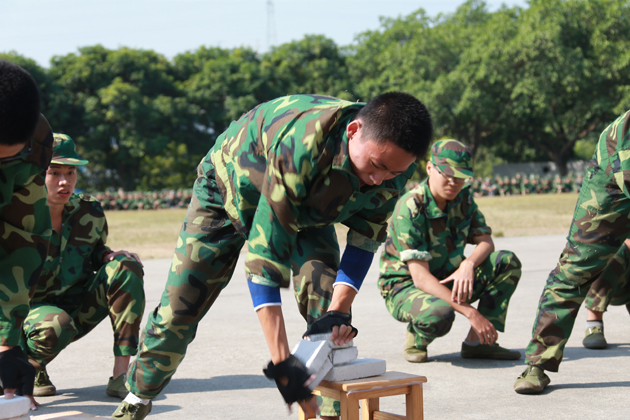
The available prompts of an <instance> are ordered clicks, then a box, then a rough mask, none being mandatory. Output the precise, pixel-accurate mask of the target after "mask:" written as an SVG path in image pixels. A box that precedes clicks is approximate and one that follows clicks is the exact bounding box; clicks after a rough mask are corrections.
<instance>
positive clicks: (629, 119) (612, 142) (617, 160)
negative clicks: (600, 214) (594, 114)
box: [589, 111, 630, 207]
mask: <svg viewBox="0 0 630 420" xmlns="http://www.w3.org/2000/svg"><path fill="white" fill-rule="evenodd" d="M629 133H630V111H626V113H624V114H623V115H621V116H619V117H618V118H617V119H616V120H615V121H614V122H613V123H612V124H610V125H609V126H608V127H606V129H605V130H604V131H603V132H602V134H601V135H600V137H599V141H598V142H597V148H596V149H595V154H594V155H593V159H594V162H593V164H594V163H595V162H597V166H598V167H599V168H593V169H589V175H590V173H591V172H597V171H598V170H603V171H605V172H606V175H608V176H610V177H611V178H612V179H613V180H614V182H615V183H616V184H617V186H618V187H619V188H620V189H621V191H623V193H624V194H625V196H626V197H630V135H629ZM593 197H594V196H593ZM589 204H591V203H589ZM594 206H595V207H597V206H598V204H597V203H595V204H594Z"/></svg>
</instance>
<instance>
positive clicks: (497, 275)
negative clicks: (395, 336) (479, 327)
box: [385, 251, 521, 348]
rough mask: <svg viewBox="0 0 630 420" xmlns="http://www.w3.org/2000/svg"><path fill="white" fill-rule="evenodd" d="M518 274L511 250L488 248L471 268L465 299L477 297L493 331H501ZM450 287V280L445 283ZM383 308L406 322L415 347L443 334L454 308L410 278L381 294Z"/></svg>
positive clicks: (447, 327)
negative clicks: (470, 293)
mask: <svg viewBox="0 0 630 420" xmlns="http://www.w3.org/2000/svg"><path fill="white" fill-rule="evenodd" d="M520 278H521V262H520V261H519V259H518V258H517V257H516V255H515V254H514V253H513V252H511V251H496V252H492V253H491V254H490V255H489V256H488V258H486V259H485V261H483V262H482V263H481V264H480V265H479V266H478V267H476V268H475V281H474V283H473V296H472V298H471V299H469V300H468V301H467V302H468V303H474V302H476V301H477V300H478V301H479V304H478V307H477V309H478V310H479V313H481V315H483V316H484V317H485V318H486V319H487V320H488V321H490V322H491V323H492V325H494V328H496V330H497V331H501V332H503V331H505V319H506V317H507V310H508V305H509V303H510V298H511V297H512V294H513V293H514V290H516V286H517V285H518V281H519V279H520ZM446 286H447V287H449V288H452V283H447V284H446ZM385 304H386V306H387V310H388V311H389V313H390V314H392V316H393V317H394V318H396V319H397V320H398V321H401V322H407V323H409V325H408V326H407V331H409V332H410V333H412V334H413V335H414V338H415V345H416V347H418V348H426V347H427V346H428V345H429V344H430V343H431V342H433V340H435V339H436V338H438V337H443V336H445V335H446V334H447V333H448V332H449V331H450V330H451V327H452V326H453V321H454V320H455V310H454V309H453V307H452V306H451V305H449V304H448V302H446V301H444V300H442V299H440V298H438V297H435V296H433V295H431V294H429V293H426V292H424V291H422V290H420V289H418V288H417V287H416V286H415V285H414V284H413V281H412V280H411V279H410V280H409V281H408V282H405V283H402V284H400V285H396V287H395V288H394V289H392V290H391V291H390V293H389V294H388V295H387V296H385Z"/></svg>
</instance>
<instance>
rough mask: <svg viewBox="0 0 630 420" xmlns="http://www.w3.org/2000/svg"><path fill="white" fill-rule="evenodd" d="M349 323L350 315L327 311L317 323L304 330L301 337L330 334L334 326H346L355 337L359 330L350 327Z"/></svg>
mask: <svg viewBox="0 0 630 420" xmlns="http://www.w3.org/2000/svg"><path fill="white" fill-rule="evenodd" d="M351 321H352V315H350V314H346V313H343V312H339V311H328V312H326V313H325V314H324V315H322V316H320V317H319V318H318V319H317V321H315V322H313V325H311V326H310V328H309V329H308V330H306V332H305V333H304V334H303V335H302V336H303V337H306V336H308V335H313V334H322V333H327V332H332V327H334V326H335V325H337V326H341V325H347V326H348V327H350V328H352V331H353V332H354V336H355V337H356V336H357V334H358V333H359V330H357V329H356V328H354V327H353V326H352V325H350V322H351Z"/></svg>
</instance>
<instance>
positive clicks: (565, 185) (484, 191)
mask: <svg viewBox="0 0 630 420" xmlns="http://www.w3.org/2000/svg"><path fill="white" fill-rule="evenodd" d="M582 179H583V177H582V175H578V176H575V175H573V174H569V175H567V176H565V177H561V176H560V175H555V176H553V177H550V176H547V177H541V176H539V175H530V176H529V177H528V176H525V175H522V174H516V175H515V176H513V177H511V178H510V177H507V176H505V177H501V176H498V175H497V176H495V177H494V178H491V177H486V178H482V177H476V178H472V182H470V184H471V189H472V192H473V194H474V196H475V197H504V196H508V195H526V194H559V193H578V192H579V191H580V187H581V186H582ZM416 185H417V183H411V182H410V183H408V184H407V189H408V190H410V189H411V188H413V187H414V186H416ZM91 195H93V196H94V197H95V198H96V199H97V200H98V201H100V202H101V204H102V206H103V209H104V210H158V209H185V208H186V207H188V204H189V203H190V199H191V197H192V189H179V190H163V191H131V192H129V191H124V190H123V189H119V190H117V191H104V192H97V193H94V194H91Z"/></svg>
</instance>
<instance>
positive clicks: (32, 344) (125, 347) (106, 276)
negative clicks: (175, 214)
mask: <svg viewBox="0 0 630 420" xmlns="http://www.w3.org/2000/svg"><path fill="white" fill-rule="evenodd" d="M144 303H145V300H144V286H143V271H142V267H141V266H140V264H138V263H137V262H136V260H135V259H133V258H126V257H125V256H121V255H119V256H116V258H114V260H113V261H110V262H108V263H107V264H105V265H104V266H103V267H101V269H100V270H98V271H97V272H96V273H95V274H94V276H92V278H90V279H89V280H88V281H87V284H86V287H85V295H84V296H83V298H82V303H81V304H80V306H78V307H75V308H74V309H70V308H67V307H65V306H64V305H60V306H64V308H65V310H64V309H61V308H59V307H58V306H56V305H54V304H48V303H45V302H39V303H32V304H31V308H30V311H29V313H28V316H27V317H26V320H25V321H24V327H23V330H24V340H23V341H22V349H23V350H24V353H25V354H26V355H27V356H28V358H29V359H31V360H33V361H35V362H37V363H38V364H39V365H41V367H44V366H46V365H47V364H48V363H50V362H51V361H52V360H53V359H54V358H55V357H57V355H58V354H59V353H60V352H61V351H62V350H63V349H64V348H66V347H67V346H68V344H70V343H72V342H73V341H77V340H78V339H80V338H81V337H84V336H85V335H86V334H87V333H89V332H90V331H92V329H94V327H96V326H97V325H98V324H99V323H100V322H101V321H102V320H103V319H105V317H107V316H108V315H109V318H110V320H111V323H112V329H113V330H114V356H133V355H135V354H136V353H137V349H138V337H139V335H140V322H141V321H142V314H143V313H144Z"/></svg>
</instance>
